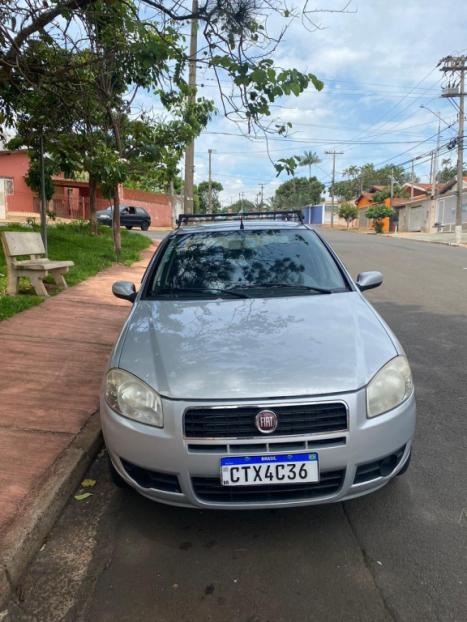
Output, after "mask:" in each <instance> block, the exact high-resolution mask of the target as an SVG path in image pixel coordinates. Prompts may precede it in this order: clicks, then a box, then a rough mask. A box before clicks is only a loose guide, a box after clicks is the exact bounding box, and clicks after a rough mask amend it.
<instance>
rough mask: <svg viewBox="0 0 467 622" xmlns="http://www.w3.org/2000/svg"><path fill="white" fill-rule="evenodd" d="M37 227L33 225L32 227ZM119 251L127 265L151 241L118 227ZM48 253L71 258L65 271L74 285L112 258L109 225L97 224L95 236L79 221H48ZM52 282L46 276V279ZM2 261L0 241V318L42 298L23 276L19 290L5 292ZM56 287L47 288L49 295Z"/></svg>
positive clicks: (11, 228)
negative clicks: (59, 222) (70, 262)
mask: <svg viewBox="0 0 467 622" xmlns="http://www.w3.org/2000/svg"><path fill="white" fill-rule="evenodd" d="M34 230H35V231H38V228H37V227H34ZM1 231H31V227H25V226H21V225H9V226H7V227H0V232H1ZM121 233H122V253H121V257H120V262H121V263H123V264H125V265H130V264H132V263H133V262H135V261H137V260H138V259H139V257H140V253H141V251H142V250H143V249H145V248H147V247H148V246H150V244H151V240H150V239H149V238H147V237H146V236H143V235H140V234H137V233H130V232H129V231H125V230H122V232H121ZM48 256H49V258H50V259H71V260H72V261H74V262H75V265H74V266H73V267H72V268H70V271H69V272H68V274H66V275H65V278H66V281H67V283H68V285H76V283H79V282H80V281H84V280H85V279H87V278H88V277H90V276H93V275H94V274H96V273H97V272H99V271H100V270H103V269H104V268H107V267H108V266H110V265H112V263H114V262H115V255H114V252H113V244H112V232H111V229H110V227H100V229H99V236H97V237H95V236H92V235H90V233H89V231H88V227H87V226H86V225H84V224H81V223H72V224H66V225H65V224H57V225H50V226H49V228H48ZM48 281H50V282H53V281H52V279H50V277H49V278H48V279H47V280H46V282H48ZM6 284H7V278H6V265H5V256H4V254H3V249H2V246H1V244H0V320H4V319H6V318H7V317H10V316H12V315H14V314H15V313H18V312H19V311H24V309H29V308H30V307H33V306H35V305H38V304H40V303H41V302H43V300H44V299H43V298H41V297H40V296H36V295H35V293H34V290H33V289H32V287H31V285H30V283H29V281H28V280H27V279H20V294H19V295H18V296H7V295H6ZM59 291H60V290H59V289H56V288H55V287H54V288H50V289H49V293H50V294H51V295H53V294H55V293H57V292H59Z"/></svg>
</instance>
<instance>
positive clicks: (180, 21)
mask: <svg viewBox="0 0 467 622" xmlns="http://www.w3.org/2000/svg"><path fill="white" fill-rule="evenodd" d="M190 6H191V3H182V2H167V3H165V2H158V1H156V0H141V2H140V3H136V2H134V1H133V0H127V1H126V2H107V1H105V0H54V2H53V3H52V2H50V1H48V2H44V1H43V0H28V1H27V2H23V0H3V2H2V4H1V6H0V116H1V118H2V120H5V125H6V127H7V128H8V127H12V126H15V125H16V122H17V118H18V112H20V113H21V114H24V116H25V119H27V120H28V122H30V125H31V127H33V128H34V130H35V135H36V136H37V135H38V131H39V132H40V135H41V136H43V137H44V141H45V143H46V151H47V152H51V153H52V151H53V149H55V152H56V153H57V154H59V155H60V159H61V160H62V161H63V163H64V165H67V166H68V165H70V164H76V168H77V170H80V169H82V170H86V169H87V171H88V174H89V179H90V182H91V190H92V189H93V188H94V187H95V185H96V184H97V183H100V185H101V187H103V188H104V190H105V192H106V193H107V194H108V195H109V196H110V195H111V196H112V197H113V201H114V207H115V209H114V210H113V214H114V222H113V233H114V243H115V250H116V253H117V254H118V253H119V249H120V233H119V231H120V229H119V209H118V207H119V194H118V185H119V184H121V183H123V182H124V181H126V180H127V179H136V180H137V182H138V180H139V181H140V182H141V181H142V179H143V178H144V172H141V171H138V170H134V169H135V168H136V167H133V164H134V163H135V162H136V159H133V160H129V159H128V157H127V156H126V153H127V152H129V153H130V154H131V153H132V152H133V150H132V148H131V146H132V144H133V140H132V135H131V132H130V133H128V134H126V133H125V130H126V129H128V128H129V122H128V121H129V119H128V115H129V112H130V109H131V103H132V100H133V97H134V95H135V92H136V89H138V88H143V89H146V90H148V91H150V92H152V93H153V94H154V95H155V97H156V98H157V99H158V101H159V103H160V104H161V105H162V107H163V108H164V109H165V110H166V111H167V112H168V113H169V115H170V116H171V117H172V116H176V117H177V116H178V120H179V125H178V126H177V131H179V133H178V134H177V140H176V141H175V142H176V143H177V145H176V146H175V147H173V148H172V147H171V148H170V149H168V150H167V151H165V152H164V151H163V150H159V151H158V152H156V153H153V155H152V162H151V154H150V149H149V148H147V149H146V148H145V149H144V151H145V153H146V159H145V160H144V163H145V164H148V166H150V165H151V164H152V165H153V166H154V167H159V166H160V167H161V175H162V177H163V180H164V183H166V181H167V180H168V182H169V183H170V180H171V177H173V176H175V174H176V162H177V159H176V156H177V155H178V154H179V151H180V150H179V147H178V145H179V144H180V143H181V142H182V139H183V141H184V142H185V144H187V143H188V142H190V141H191V139H192V138H193V137H194V136H196V135H198V134H199V132H200V131H201V129H202V127H203V126H204V125H205V124H206V123H207V120H208V118H209V114H210V112H211V111H212V110H213V103H212V102H208V101H206V100H203V99H202V98H200V97H198V96H197V94H196V90H195V89H193V88H191V87H189V86H188V84H187V82H186V80H185V75H186V68H187V63H188V61H189V60H190V58H189V55H188V54H189V53H188V50H187V49H186V48H187V46H186V42H185V39H184V32H185V31H186V26H187V24H189V23H190V22H191V20H193V19H197V20H198V23H199V25H200V27H201V28H202V31H203V41H204V44H203V45H204V47H203V48H202V50H200V51H199V53H198V54H197V58H196V63H197V64H198V65H202V66H203V67H204V68H205V69H206V70H209V71H211V72H212V73H213V74H214V77H215V79H216V81H217V84H218V85H219V89H220V93H219V95H220V101H221V108H222V111H223V113H224V114H225V115H226V116H227V117H230V118H232V119H233V120H235V121H236V122H238V123H243V124H244V125H245V126H246V130H247V131H249V132H250V131H253V130H254V129H255V128H256V129H259V130H261V131H262V132H266V133H268V132H269V133H271V132H272V133H277V134H279V135H284V134H286V133H287V132H288V130H289V128H290V127H291V124H290V123H278V124H275V125H274V124H271V123H268V124H265V123H263V119H264V118H265V117H268V116H270V114H271V105H272V104H273V103H274V101H275V100H276V99H277V98H278V97H281V96H283V95H295V96H299V95H300V94H301V93H302V92H303V91H304V90H305V89H307V88H308V87H309V86H310V85H313V86H314V88H315V89H317V90H320V89H321V88H322V87H323V84H322V82H321V81H320V80H319V79H318V78H317V77H316V76H315V75H314V74H313V73H303V72H300V71H299V70H297V69H295V68H292V69H287V68H285V69H284V68H282V67H278V66H277V65H276V64H275V62H274V60H273V58H272V56H273V55H274V53H275V50H276V48H277V45H278V44H279V43H280V40H281V39H282V36H283V33H284V29H286V27H287V22H290V21H292V20H293V19H297V18H301V19H302V22H303V23H304V24H305V25H307V24H308V25H310V26H312V27H316V24H315V23H314V21H313V20H314V19H315V13H316V11H315V10H314V9H308V6H307V3H305V4H304V8H303V10H302V12H301V13H300V12H297V11H294V10H289V9H285V10H284V8H283V6H282V2H279V1H278V0H258V1H256V0H255V1H253V0H217V1H216V2H203V3H201V2H200V3H199V4H198V8H197V9H196V10H194V12H193V11H192V10H191V9H190V8H189V7H190ZM148 7H149V8H150V11H148ZM187 7H188V8H187ZM272 13H275V16H274V21H275V23H276V24H278V23H279V21H280V20H282V21H283V22H282V23H284V20H285V24H284V29H282V31H281V34H280V36H279V37H277V36H274V35H270V34H269V33H268V31H267V24H268V22H269V21H272V20H271V19H270V17H271V15H270V14H272ZM31 52H35V53H31ZM54 55H56V56H57V59H56V60H55V62H49V59H48V57H49V56H50V57H52V58H53V57H54ZM59 55H61V61H62V62H58V60H59ZM76 59H79V60H81V61H82V64H81V66H80V68H79V71H78V73H76V71H77V66H76V62H75V61H76ZM63 61H65V62H63ZM78 64H79V63H78ZM226 82H227V83H230V84H231V85H232V87H233V88H227V89H225V90H223V87H222V84H225V83H226ZM78 91H79V92H80V96H79V97H76V93H77V92H78ZM24 93H26V94H28V96H29V95H31V93H33V94H34V95H35V97H36V99H37V105H35V110H31V108H30V107H29V106H28V105H26V104H27V102H26V100H25V99H24V97H23V96H24ZM72 95H74V97H73V96H72ZM49 97H55V98H56V100H57V101H60V102H61V103H60V106H58V107H57V110H58V109H61V110H62V111H63V118H60V117H59V115H58V113H57V114H56V110H55V109H54V108H53V107H51V106H50V102H49ZM80 102H84V103H85V104H86V105H87V104H88V103H89V104H90V106H89V109H88V111H87V112H85V111H83V110H80V109H79V103H80ZM29 103H30V102H29ZM40 109H42V111H43V113H44V114H43V116H42V119H39V118H38V114H37V111H38V110H40ZM90 113H91V114H90ZM49 114H50V116H53V120H51V121H50V122H49V119H47V120H46V121H47V122H46V123H45V125H46V129H47V132H46V133H45V136H44V127H43V125H44V123H43V117H44V116H47V115H49ZM153 121H154V120H153ZM67 124H68V126H70V124H71V128H72V129H71V130H70V129H69V127H68V128H67V127H66V126H67ZM147 124H149V125H152V127H150V128H149V130H148V132H147V133H146V134H145V135H150V134H151V132H152V133H153V135H154V134H155V133H156V132H155V125H159V126H160V127H161V126H163V125H164V124H163V123H161V122H160V119H159V120H157V122H156V123H155V124H154V123H151V122H147ZM25 125H26V124H25ZM67 131H68V132H69V131H73V132H74V140H67ZM164 131H165V130H164V128H162V131H161V132H160V134H164ZM165 135H167V133H166V134H165ZM23 137H25V138H26V137H27V133H26V132H24V133H23ZM179 139H180V140H179ZM36 143H37V141H36ZM161 144H163V143H162V142H160V143H157V147H159V146H160V145H161ZM28 146H31V148H32V149H33V150H35V153H36V154H37V148H36V146H32V145H28ZM147 147H149V145H147ZM136 151H138V150H136ZM156 151H157V150H156ZM76 156H79V157H78V159H77V158H76ZM296 165H297V159H296V158H285V159H282V160H279V161H278V162H276V163H274V166H275V168H276V171H277V172H278V173H280V172H281V171H283V170H285V171H286V172H288V173H291V172H293V170H294V169H295V167H296ZM68 168H71V167H69V166H68ZM147 170H149V169H147ZM162 171H163V174H162ZM91 194H92V193H91Z"/></svg>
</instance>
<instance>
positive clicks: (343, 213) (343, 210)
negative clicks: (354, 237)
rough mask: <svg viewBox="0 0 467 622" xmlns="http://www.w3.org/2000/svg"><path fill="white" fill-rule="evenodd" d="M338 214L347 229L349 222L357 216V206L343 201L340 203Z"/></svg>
mask: <svg viewBox="0 0 467 622" xmlns="http://www.w3.org/2000/svg"><path fill="white" fill-rule="evenodd" d="M338 214H339V216H340V218H343V219H344V220H345V222H346V223H347V229H348V228H349V225H350V223H351V222H352V221H353V220H355V219H356V218H357V217H358V207H357V206H356V205H355V204H354V203H350V202H348V201H345V202H344V203H341V205H340V207H339V212H338Z"/></svg>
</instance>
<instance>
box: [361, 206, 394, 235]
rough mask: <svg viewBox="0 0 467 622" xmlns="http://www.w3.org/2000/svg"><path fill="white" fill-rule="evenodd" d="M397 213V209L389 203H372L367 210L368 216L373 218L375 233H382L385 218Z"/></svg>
mask: <svg viewBox="0 0 467 622" xmlns="http://www.w3.org/2000/svg"><path fill="white" fill-rule="evenodd" d="M395 215H396V212H395V210H393V209H392V208H391V207H388V206H387V205H384V203H383V204H380V205H372V206H371V207H369V208H368V209H367V210H366V217H367V218H369V219H370V220H373V226H374V229H375V233H381V232H382V230H383V220H384V219H385V218H392V217H394V216H395Z"/></svg>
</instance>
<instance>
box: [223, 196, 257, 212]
mask: <svg viewBox="0 0 467 622" xmlns="http://www.w3.org/2000/svg"><path fill="white" fill-rule="evenodd" d="M227 211H228V212H231V213H233V214H235V213H236V212H256V211H257V210H256V206H255V204H254V203H253V202H252V201H249V200H248V199H239V200H238V201H235V202H234V203H232V204H231V205H229V206H228V208H227Z"/></svg>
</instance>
